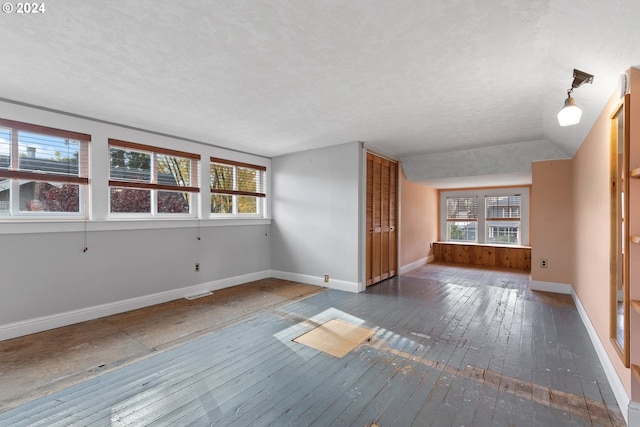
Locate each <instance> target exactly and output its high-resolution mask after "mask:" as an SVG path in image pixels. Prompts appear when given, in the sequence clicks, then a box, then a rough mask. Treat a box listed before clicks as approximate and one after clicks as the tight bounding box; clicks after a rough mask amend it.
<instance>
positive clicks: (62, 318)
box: [0, 270, 271, 341]
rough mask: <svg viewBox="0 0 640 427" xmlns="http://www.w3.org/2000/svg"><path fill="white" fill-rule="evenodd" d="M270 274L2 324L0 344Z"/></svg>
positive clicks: (262, 273)
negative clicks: (0, 342) (11, 339)
mask: <svg viewBox="0 0 640 427" xmlns="http://www.w3.org/2000/svg"><path fill="white" fill-rule="evenodd" d="M270 273H271V271H270V270H264V271H259V272H256V273H249V274H243V275H240V276H235V277H229V278H226V279H220V280H214V281H212V282H207V283H201V284H198V285H194V286H189V287H186V288H180V289H173V290H170V291H165V292H159V293H156V294H151V295H144V296H141V297H136V298H131V299H127V300H123V301H116V302H113V303H108V304H101V305H96V306H93V307H86V308H81V309H78V310H72V311H67V312H63V313H56V314H53V315H50V316H42V317H37V318H34V319H28V320H23V321H20V322H14V323H9V324H6V325H0V341H2V340H7V339H10V338H15V337H20V336H23V335H28V334H33V333H36V332H42V331H46V330H48V329H53V328H59V327H61V326H67V325H71V324H74V323H79V322H85V321H87V320H93V319H97V318H100V317H104V316H109V315H112V314H117V313H122V312H125V311H130V310H136V309H138V308H143V307H148V306H151V305H155V304H161V303H164V302H167V301H172V300H176V299H180V298H184V297H187V296H189V295H194V294H200V293H203V292H207V291H215V290H218V289H223V288H228V287H231V286H236V285H241V284H243V283H247V282H252V281H254V280H260V279H265V278H268V277H271V276H270Z"/></svg>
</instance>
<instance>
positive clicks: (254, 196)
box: [209, 157, 267, 216]
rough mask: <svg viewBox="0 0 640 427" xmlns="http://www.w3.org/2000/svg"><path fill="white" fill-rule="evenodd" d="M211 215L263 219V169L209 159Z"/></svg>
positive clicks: (264, 171)
mask: <svg viewBox="0 0 640 427" xmlns="http://www.w3.org/2000/svg"><path fill="white" fill-rule="evenodd" d="M210 160H211V165H210V174H209V177H210V181H211V214H212V215H246V216H251V215H252V216H263V215H264V199H265V196H266V194H265V192H266V190H265V187H266V185H265V180H266V171H267V168H266V167H264V166H257V165H250V164H247V163H240V162H234V161H230V160H224V159H218V158H215V157H211V159H210Z"/></svg>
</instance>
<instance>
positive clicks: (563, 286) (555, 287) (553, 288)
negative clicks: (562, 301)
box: [529, 280, 573, 295]
mask: <svg viewBox="0 0 640 427" xmlns="http://www.w3.org/2000/svg"><path fill="white" fill-rule="evenodd" d="M529 288H530V289H531V290H532V291H542V292H554V293H556V294H565V295H572V294H573V286H571V285H569V284H567V283H556V282H542V281H540V280H532V281H531V284H530V285H529Z"/></svg>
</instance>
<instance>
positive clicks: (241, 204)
mask: <svg viewBox="0 0 640 427" xmlns="http://www.w3.org/2000/svg"><path fill="white" fill-rule="evenodd" d="M238 213H241V214H248V213H253V214H254V213H258V198H257V197H252V196H238Z"/></svg>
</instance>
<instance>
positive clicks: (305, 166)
mask: <svg viewBox="0 0 640 427" xmlns="http://www.w3.org/2000/svg"><path fill="white" fill-rule="evenodd" d="M361 156H362V149H361V145H360V143H357V142H353V143H348V144H343V145H338V146H332V147H327V148H322V149H317V150H309V151H303V152H298V153H293V154H288V155H284V156H280V157H275V158H273V159H272V163H271V166H272V171H273V183H272V185H273V199H272V200H273V206H272V209H273V223H272V236H271V253H272V264H271V267H272V269H273V270H276V271H280V272H287V273H290V274H291V275H290V276H288V277H290V278H295V279H297V280H304V278H305V277H306V279H307V280H304V281H306V282H312V283H313V282H314V280H315V281H318V280H319V281H321V279H322V277H323V276H324V274H329V276H330V281H329V283H328V284H327V286H329V287H335V288H338V289H345V290H351V291H357V290H358V286H359V283H360V282H361V278H360V265H361V263H360V262H359V261H360V259H359V257H360V242H361V239H360V236H361V233H360V225H361V221H360V211H359V207H360V196H361V190H360V185H361V179H360V177H361V170H362V161H361Z"/></svg>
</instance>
